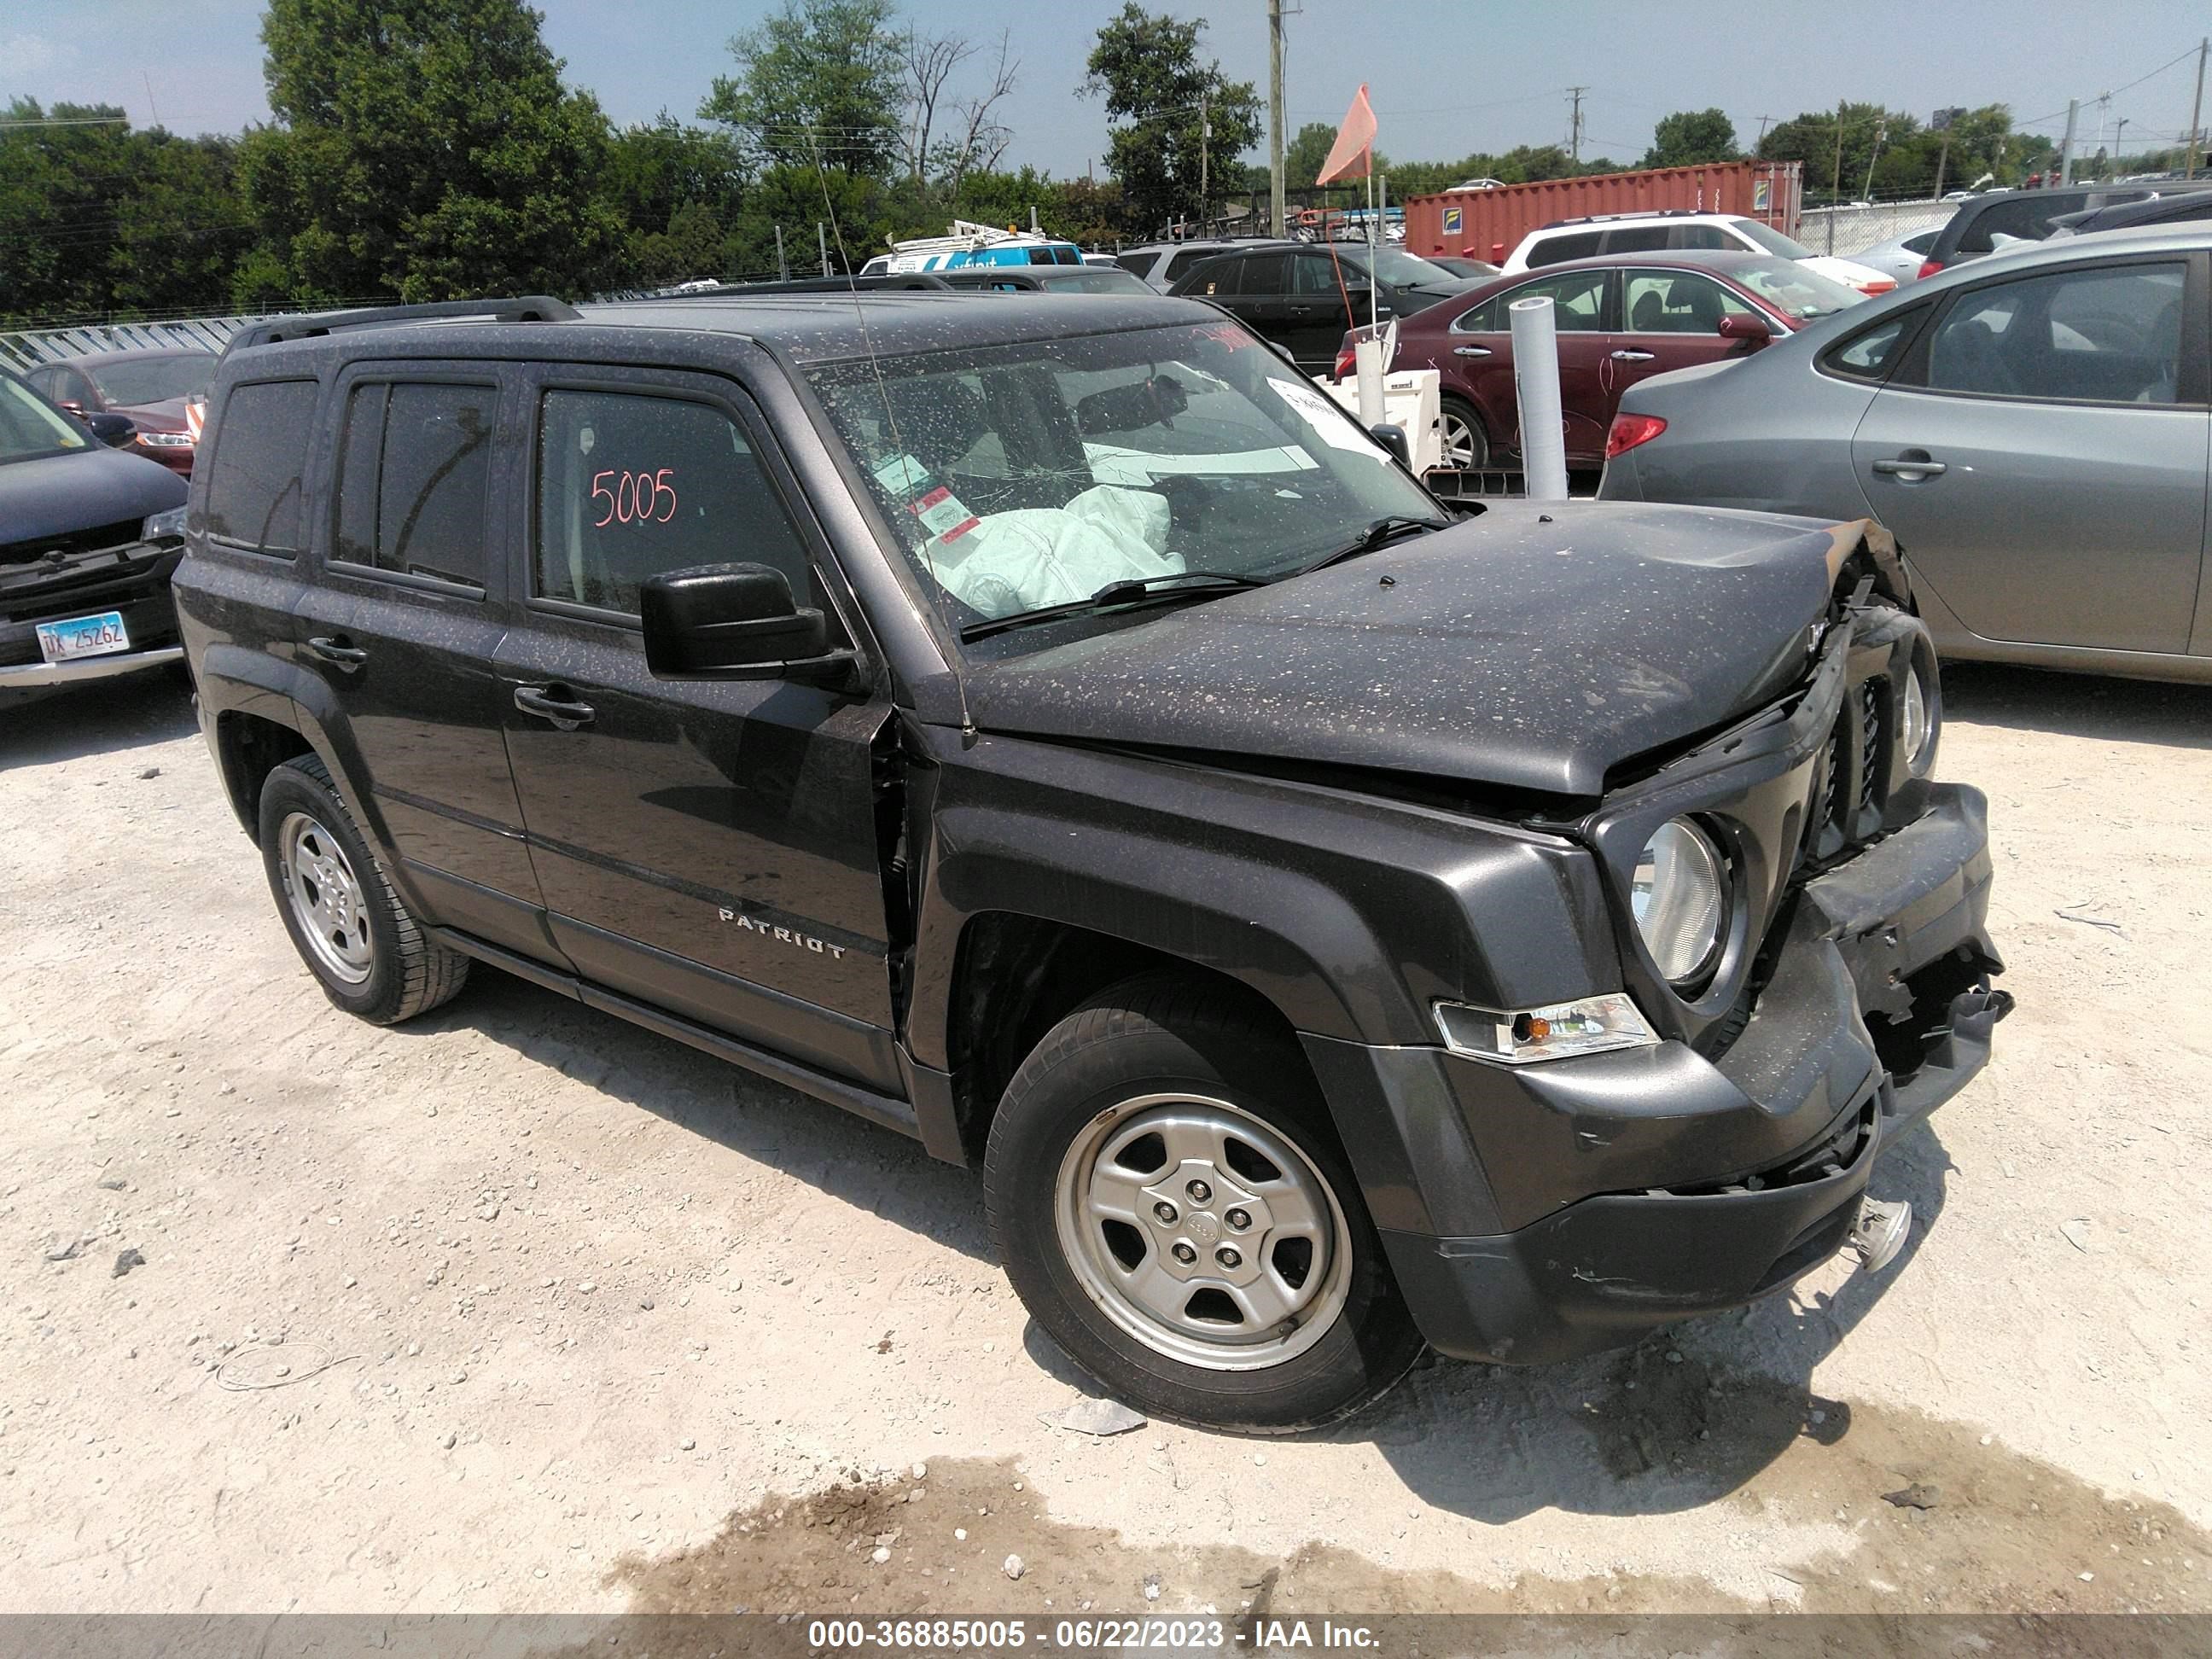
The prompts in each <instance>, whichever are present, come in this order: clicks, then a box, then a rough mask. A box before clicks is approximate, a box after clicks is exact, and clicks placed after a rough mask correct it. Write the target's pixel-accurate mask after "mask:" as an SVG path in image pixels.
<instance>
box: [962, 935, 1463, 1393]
mask: <svg viewBox="0 0 2212 1659" xmlns="http://www.w3.org/2000/svg"><path fill="white" fill-rule="evenodd" d="M984 1194H985V1199H986V1202H987V1206H988V1209H989V1213H990V1225H991V1237H992V1243H993V1244H994V1247H995V1248H996V1249H997V1250H998V1252H999V1256H1000V1261H1003V1262H1004V1263H1005V1264H1006V1275H1007V1277H1008V1278H1009V1279H1011V1280H1012V1282H1013V1285H1014V1289H1015V1291H1016V1292H1017V1293H1018V1295H1019V1296H1020V1297H1021V1298H1022V1302H1023V1304H1024V1306H1026V1307H1027V1308H1028V1310H1029V1311H1030V1315H1031V1316H1033V1317H1034V1318H1035V1319H1036V1322H1037V1323H1038V1324H1039V1325H1040V1326H1042V1328H1044V1330H1045V1331H1046V1332H1047V1334H1049V1335H1050V1336H1051V1337H1052V1339H1053V1340H1054V1341H1055V1342H1057V1343H1058V1344H1059V1345H1060V1347H1061V1349H1062V1350H1063V1351H1065V1352H1066V1353H1067V1354H1068V1356H1069V1357H1070V1358H1073V1360H1074V1361H1075V1362H1076V1364H1079V1365H1080V1366H1081V1367H1083V1369H1084V1370H1086V1371H1088V1372H1090V1373H1091V1376H1095V1377H1097V1379H1098V1381H1099V1382H1100V1383H1102V1384H1103V1385H1104V1387H1105V1388H1106V1389H1107V1390H1108V1391H1109V1393H1110V1394H1112V1395H1114V1396H1115V1398H1116V1399H1118V1400H1121V1401H1124V1402H1125V1403H1127V1404H1128V1405H1131V1406H1133V1407H1138V1408H1139V1409H1140V1410H1143V1411H1145V1412H1146V1413H1149V1414H1150V1415H1152V1416H1154V1417H1158V1418H1163V1419H1168V1420H1170V1421H1176V1422H1182V1423H1190V1424H1195V1425H1200V1426H1203V1427H1207V1428H1216V1429H1231V1430H1237V1431H1244V1432H1248V1433H1261V1434H1285V1433H1291V1432H1293V1431H1298V1430H1303V1429H1314V1428H1319V1427H1322V1426H1323V1425H1327V1424H1329V1423H1333V1422H1335V1421H1337V1420H1339V1419H1342V1418H1345V1417H1348V1416H1350V1415H1351V1414H1352V1413H1354V1412H1357V1411H1358V1410H1359V1409H1360V1408H1361V1407H1364V1406H1366V1405H1368V1404H1369V1403H1370V1402H1371V1401H1375V1400H1376V1399H1377V1398H1379V1397H1380V1396H1381V1395H1383V1394H1385V1393H1387V1392H1388V1391H1389V1389H1391V1387H1393V1386H1394V1385H1395V1383H1397V1382H1398V1381H1399V1379H1400V1378H1401V1377H1403V1376H1405V1374H1406V1373H1407V1370H1411V1369H1412V1367H1413V1364H1414V1363H1415V1362H1416V1361H1417V1360H1418V1359H1419V1358H1420V1356H1421V1353H1422V1351H1423V1343H1422V1340H1421V1336H1420V1333H1419V1330H1418V1329H1417V1328H1415V1326H1414V1324H1413V1316H1412V1315H1411V1313H1410V1312H1409V1311H1408V1310H1407V1307H1406V1304H1405V1302H1404V1299H1403V1298H1402V1297H1401V1296H1400V1295H1399V1293H1398V1288H1397V1285H1396V1282H1395V1279H1393V1278H1392V1277H1391V1273H1390V1270H1389V1265H1388V1264H1387V1262H1386V1261H1384V1259H1383V1243H1382V1240H1381V1238H1380V1237H1379V1236H1378V1235H1377V1234H1376V1231H1375V1227H1374V1224H1373V1223H1372V1222H1371V1221H1370V1219H1369V1218H1368V1214H1367V1209H1366V1206H1365V1205H1364V1203H1363V1202H1362V1201H1361V1199H1360V1193H1359V1186H1358V1181H1357V1179H1356V1178H1355V1177H1354V1176H1353V1174H1352V1168H1351V1165H1350V1164H1349V1163H1348V1162H1347V1160H1346V1158H1345V1156H1344V1152H1343V1149H1342V1148H1341V1147H1340V1146H1339V1145H1338V1143H1337V1138H1336V1134H1335V1131H1334V1126H1333V1125H1332V1124H1331V1122H1330V1121H1329V1118H1328V1109H1327V1108H1326V1106H1325V1105H1324V1104H1323V1103H1322V1099H1321V1095H1320V1091H1319V1090H1318V1089H1317V1088H1316V1086H1315V1084H1314V1081H1313V1077H1312V1074H1311V1073H1310V1071H1309V1070H1308V1069H1307V1066H1306V1064H1305V1060H1304V1056H1303V1055H1302V1054H1299V1052H1298V1051H1297V1048H1296V1046H1295V1045H1294V1044H1293V1043H1292V1042H1290V1041H1289V1040H1288V1038H1287V1036H1285V1034H1284V1033H1283V1032H1282V1031H1281V1030H1279V1028H1277V1027H1275V1026H1273V1025H1272V1024H1268V1023H1267V1022H1266V1021H1265V1020H1264V1018H1262V1017H1261V1016H1260V1015H1259V1014H1258V1013H1257V1012H1255V1011H1251V1010H1249V1009H1248V1008H1247V1007H1245V1006H1243V1005H1242V1004H1240V1003H1239V1002H1237V1000H1234V999H1233V997H1229V996H1225V995H1224V994H1222V993H1221V992H1219V991H1218V990H1215V989H1213V988H1212V987H1207V986H1206V985H1204V984H1202V983H1199V982H1196V981H1192V980H1189V979H1186V978H1182V977H1180V976H1177V975H1165V974H1160V975H1146V976H1144V977H1142V978H1139V979H1134V980H1130V981H1126V982H1125V983H1123V984H1121V985H1119V986H1116V987H1113V988H1112V989H1110V990H1109V991H1106V992H1103V993H1102V994H1100V995H1099V996H1098V997H1097V998H1096V999H1095V1000H1092V1001H1091V1003H1090V1004H1089V1005H1087V1006H1085V1007H1082V1008H1079V1009H1078V1010H1077V1011H1076V1012H1074V1013H1073V1014H1070V1015H1069V1016H1068V1017H1067V1018H1066V1019H1063V1020H1062V1021H1060V1024H1057V1025H1055V1026H1054V1027H1053V1029H1052V1030H1050V1031H1048V1033H1046V1035H1045V1036H1044V1039H1043V1041H1042V1042H1039V1043H1038V1044H1037V1046H1036V1049H1035V1050H1034V1051H1033V1052H1032V1053H1031V1054H1030V1057H1029V1058H1028V1059H1027V1060H1025V1061H1024V1062H1023V1064H1022V1066H1021V1068H1020V1070H1019V1071H1018V1072H1017V1073H1015V1074H1014V1079H1013V1081H1012V1083H1011V1084H1009V1085H1007V1089H1006V1097H1005V1100H1004V1101H1003V1103H1001V1104H1000V1108H999V1111H998V1115H997V1116H996V1117H995V1118H994V1120H993V1122H992V1125H991V1135H990V1143H989V1147H988V1150H987V1153H986V1155H985V1160H984ZM1124 1217H1126V1219H1124ZM1178 1251H1181V1252H1187V1253H1188V1255H1177V1254H1176V1253H1177V1252H1178Z"/></svg>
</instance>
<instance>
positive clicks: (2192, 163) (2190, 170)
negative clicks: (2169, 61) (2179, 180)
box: [2181, 39, 2212, 179]
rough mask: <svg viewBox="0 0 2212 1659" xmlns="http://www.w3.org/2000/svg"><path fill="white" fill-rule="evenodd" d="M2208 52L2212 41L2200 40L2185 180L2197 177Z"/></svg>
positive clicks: (2190, 110) (2211, 47)
mask: <svg viewBox="0 0 2212 1659" xmlns="http://www.w3.org/2000/svg"><path fill="white" fill-rule="evenodd" d="M2208 51H2212V39H2208V40H2198V41H2197V95H2196V96H2195V97H2194V98H2192V99H2191V100H2189V165H2188V166H2187V167H2185V168H2184V169H2183V171H2182V174H2181V176H2182V177H2183V178H2185V179H2194V178H2195V177H2196V176H2197V137H2198V134H2199V133H2200V131H2202V129H2200V128H2199V127H2198V126H2197V118H2198V117H2199V116H2201V115H2203V112H2204V54H2205V53H2206V52H2208Z"/></svg>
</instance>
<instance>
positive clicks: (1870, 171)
mask: <svg viewBox="0 0 2212 1659" xmlns="http://www.w3.org/2000/svg"><path fill="white" fill-rule="evenodd" d="M1887 137H1889V123H1888V121H1887V119H1884V120H1881V121H1877V122H1875V128H1874V148H1873V149H1871V150H1869V152H1868V153H1867V176H1866V188H1865V189H1864V190H1862V191H1860V192H1859V196H1860V197H1861V198H1862V199H1863V200H1866V201H1871V200H1873V199H1874V164H1875V162H1876V161H1880V160H1881V145H1882V140H1884V139H1885V138H1887Z"/></svg>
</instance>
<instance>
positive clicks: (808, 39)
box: [699, 0, 906, 179]
mask: <svg viewBox="0 0 2212 1659" xmlns="http://www.w3.org/2000/svg"><path fill="white" fill-rule="evenodd" d="M896 16H897V8H896V6H895V5H894V4H893V3H892V0H785V4H784V9H782V10H781V12H779V13H777V14H776V15H774V16H772V17H770V18H769V19H768V20H767V21H765V22H763V23H762V24H761V25H760V26H759V27H757V28H750V29H747V30H745V31H744V33H741V34H737V35H733V36H732V37H731V40H730V53H731V55H732V57H733V58H736V59H737V64H738V72H737V73H736V74H735V75H733V76H731V75H720V76H715V77H714V86H713V88H711V89H710V90H709V91H708V94H707V97H706V100H705V101H704V102H702V104H701V105H700V106H699V114H700V117H701V118H702V119H704V120H708V121H720V122H724V123H726V124H727V125H730V126H733V127H735V128H737V129H738V131H739V134H740V136H741V137H742V138H743V140H744V143H745V144H746V145H747V146H748V148H750V149H752V150H754V151H755V152H756V153H757V154H758V155H760V156H761V157H762V158H763V161H764V162H765V163H766V164H767V165H768V166H770V167H793V166H799V165H802V164H803V165H805V166H809V167H812V166H817V165H821V166H826V167H836V168H839V169H841V170H842V171H844V172H847V173H854V174H856V175H858V176H860V177H863V178H869V179H880V178H884V177H885V176H886V175H887V174H888V173H890V170H891V167H892V166H893V164H894V163H895V162H896V160H897V157H898V155H899V149H900V143H901V129H902V107H903V103H904V99H905V83H906V63H905V58H904V54H903V50H902V38H903V37H902V35H901V34H900V33H899V31H898V30H897V29H896V27H894V25H895V22H896Z"/></svg>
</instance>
